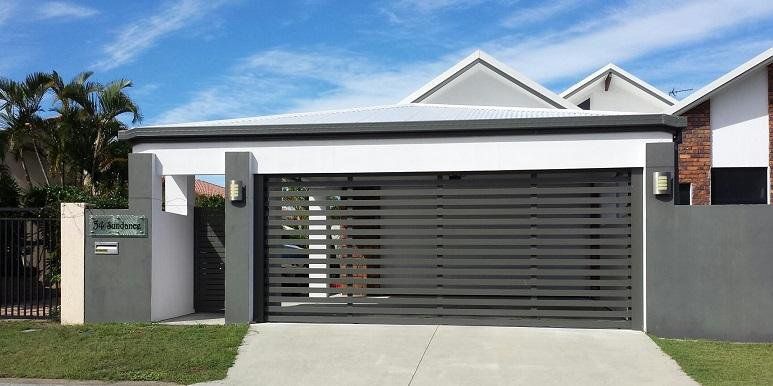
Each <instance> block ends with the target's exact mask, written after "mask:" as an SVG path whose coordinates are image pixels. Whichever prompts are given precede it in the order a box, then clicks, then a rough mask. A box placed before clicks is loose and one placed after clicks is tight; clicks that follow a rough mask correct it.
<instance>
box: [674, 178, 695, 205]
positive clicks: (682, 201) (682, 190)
mask: <svg viewBox="0 0 773 386" xmlns="http://www.w3.org/2000/svg"><path fill="white" fill-rule="evenodd" d="M690 204H692V184H690V183H681V184H679V191H678V192H677V196H676V205H690Z"/></svg>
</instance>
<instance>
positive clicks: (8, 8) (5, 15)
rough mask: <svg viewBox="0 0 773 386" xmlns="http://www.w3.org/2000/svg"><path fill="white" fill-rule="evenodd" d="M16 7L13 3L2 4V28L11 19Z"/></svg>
mask: <svg viewBox="0 0 773 386" xmlns="http://www.w3.org/2000/svg"><path fill="white" fill-rule="evenodd" d="M15 5H16V4H15V3H14V2H13V1H2V2H0V26H2V25H3V24H5V22H6V21H8V19H10V18H11V16H12V15H13V11H14V8H16V7H15Z"/></svg>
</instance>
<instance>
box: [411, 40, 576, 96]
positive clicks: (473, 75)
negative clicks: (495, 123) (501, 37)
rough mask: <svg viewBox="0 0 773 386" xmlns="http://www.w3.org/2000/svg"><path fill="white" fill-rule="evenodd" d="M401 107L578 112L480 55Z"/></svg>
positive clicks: (464, 62) (448, 72)
mask: <svg viewBox="0 0 773 386" xmlns="http://www.w3.org/2000/svg"><path fill="white" fill-rule="evenodd" d="M401 103H431V104H447V105H472V106H503V107H525V108H554V109H555V108H558V109H577V106H576V105H574V104H572V103H571V102H569V101H567V100H565V99H563V98H561V97H560V96H558V95H556V94H555V93H553V92H552V91H550V90H548V89H546V88H545V87H543V86H542V85H540V84H539V83H537V82H534V81H533V80H531V79H529V78H527V77H526V76H524V75H523V74H520V73H518V72H517V71H515V70H513V69H512V68H510V67H508V66H506V65H505V64H503V63H500V62H499V61H497V60H496V59H494V58H493V57H491V56H489V55H487V54H486V53H484V52H481V51H475V52H474V53H473V54H472V55H470V56H468V57H466V58H464V59H463V60H462V61H460V62H459V63H457V64H456V65H454V66H453V67H451V68H450V69H448V70H447V71H446V72H444V73H442V74H441V75H440V76H438V77H437V78H435V79H433V80H432V81H430V82H429V83H427V84H425V85H424V86H422V87H421V88H419V89H418V90H416V91H415V92H413V93H412V94H411V95H409V96H408V97H406V98H405V99H403V100H402V101H401Z"/></svg>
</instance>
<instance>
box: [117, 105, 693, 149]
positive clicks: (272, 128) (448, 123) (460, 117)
mask: <svg viewBox="0 0 773 386" xmlns="http://www.w3.org/2000/svg"><path fill="white" fill-rule="evenodd" d="M682 121H683V120H680V118H675V117H672V116H668V115H662V114H637V113H623V112H610V111H593V110H569V109H547V108H546V109H539V108H522V107H512V108H511V107H493V106H462V105H436V104H397V105H387V106H376V107H364V108H354V109H347V110H332V111H320V112H311V113H296V114H281V115H267V116H260V117H251V118H238V119H227V120H217V121H203V122H190V123H179V124H169V125H155V126H143V127H137V128H133V129H130V130H125V131H121V132H120V133H119V139H121V140H129V141H146V142H148V141H149V142H153V141H163V140H170V139H180V138H190V139H194V138H196V139H199V140H202V139H203V140H224V139H232V138H233V137H239V138H240V139H241V138H244V137H264V138H265V137H281V136H292V137H293V138H298V136H302V135H307V136H310V135H316V136H319V135H329V136H330V135H332V136H341V135H360V134H399V133H409V132H411V133H438V134H439V133H450V132H456V133H462V134H479V133H482V132H483V131H486V130H495V131H500V132H501V131H502V130H520V129H547V128H562V129H570V128H578V129H579V128H607V129H609V128H615V127H619V128H622V127H628V128H630V127H642V126H660V127H661V128H665V127H666V126H667V127H672V128H678V127H683V126H684V123H683V122H682ZM671 131H673V130H671ZM225 137H230V138H225Z"/></svg>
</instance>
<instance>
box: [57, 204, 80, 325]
mask: <svg viewBox="0 0 773 386" xmlns="http://www.w3.org/2000/svg"><path fill="white" fill-rule="evenodd" d="M85 211H86V204H83V203H77V204H75V203H62V206H61V211H60V213H61V231H60V236H61V244H60V248H61V258H62V262H61V264H62V268H61V269H62V271H61V273H62V283H61V285H62V308H61V315H60V316H61V320H62V324H83V322H84V296H85V293H86V288H85V287H84V276H83V275H84V270H85V266H84V265H85V250H84V249H85V246H86V233H85V224H86V219H85Z"/></svg>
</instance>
